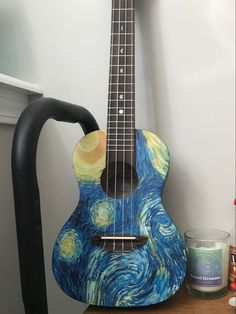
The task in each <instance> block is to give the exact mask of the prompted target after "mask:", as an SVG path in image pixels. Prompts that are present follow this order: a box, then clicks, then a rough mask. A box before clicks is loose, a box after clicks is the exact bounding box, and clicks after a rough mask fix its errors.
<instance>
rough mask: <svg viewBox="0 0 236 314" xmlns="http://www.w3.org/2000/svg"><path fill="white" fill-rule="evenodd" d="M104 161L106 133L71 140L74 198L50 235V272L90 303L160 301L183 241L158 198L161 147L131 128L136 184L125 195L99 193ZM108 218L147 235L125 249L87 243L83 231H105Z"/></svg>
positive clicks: (163, 168) (175, 280) (180, 265)
mask: <svg viewBox="0 0 236 314" xmlns="http://www.w3.org/2000/svg"><path fill="white" fill-rule="evenodd" d="M105 162H106V133H105V131H102V130H99V131H95V132H92V133H90V134H88V135H86V136H85V137H83V138H82V139H81V140H80V142H79V143H78V144H77V145H76V147H75V150H74V154H73V166H74V171H75V175H76V178H77V181H78V185H79V189H80V199H79V203H78V205H77V207H76V209H75V211H74V212H73V214H72V216H71V217H70V218H69V220H68V221H67V222H66V224H65V225H64V226H63V228H62V229H61V231H60V233H59V235H58V237H57V239H56V243H55V246H54V250H53V256H52V268H53V273H54V277H55V279H56V281H57V283H58V284H59V286H60V287H61V289H62V290H63V291H64V292H65V293H66V294H67V295H68V296H70V297H72V298H74V299H76V300H78V301H81V302H84V303H87V304H91V305H98V306H109V307H140V306H147V305H151V304H156V303H159V302H162V301H164V300H166V299H168V298H169V297H171V296H172V295H174V294H175V293H176V291H177V290H178V289H179V287H180V285H181V283H182V282H183V279H184V276H185V271H186V254H185V248H184V243H183V241H182V239H181V237H180V234H179V232H178V230H177V228H176V227H175V225H174V223H173V222H172V220H171V219H170V217H169V216H168V214H167V212H166V211H165V209H164V207H163V205H162V201H161V195H162V189H163V185H164V181H165V178H166V175H167V172H168V167H169V154H168V150H167V148H166V146H165V145H164V143H163V142H162V141H161V140H160V139H159V138H158V137H157V136H156V135H155V134H153V133H151V132H148V131H143V130H136V171H137V174H138V186H137V188H136V190H135V192H134V193H133V194H132V195H130V196H129V197H127V198H124V199H114V198H111V197H109V196H108V195H107V194H106V193H105V192H104V191H103V189H102V187H101V183H100V178H101V173H102V171H103V169H104V168H105ZM131 207H132V211H131ZM122 210H124V211H125V215H124V217H125V219H124V220H123V222H124V223H123V224H122V217H121V213H122ZM114 221H115V222H116V225H115V228H116V233H117V234H119V233H121V228H123V229H124V232H125V233H127V234H130V233H132V234H136V235H145V236H147V237H148V241H147V242H146V243H145V244H144V245H143V246H141V247H138V248H135V249H134V250H132V251H130V252H112V251H106V250H104V249H103V248H102V247H99V246H96V245H94V244H93V243H92V242H91V240H90V237H91V236H94V235H97V234H103V232H104V230H106V232H107V233H112V232H113V230H114ZM122 225H123V226H122ZM131 226H132V227H131ZM131 228H132V230H130V229H131Z"/></svg>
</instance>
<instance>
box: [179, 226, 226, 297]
mask: <svg viewBox="0 0 236 314" xmlns="http://www.w3.org/2000/svg"><path fill="white" fill-rule="evenodd" d="M184 236H185V243H186V250H187V257H188V268H187V280H186V286H187V291H188V292H189V294H190V295H193V296H197V297H200V298H217V297H221V296H223V295H225V294H226V293H227V286H228V265H229V246H228V239H229V233H227V232H225V231H221V230H216V229H195V230H189V231H187V232H185V234H184Z"/></svg>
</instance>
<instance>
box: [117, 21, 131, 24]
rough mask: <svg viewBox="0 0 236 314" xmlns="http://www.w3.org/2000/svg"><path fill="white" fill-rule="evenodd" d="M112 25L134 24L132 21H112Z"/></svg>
mask: <svg viewBox="0 0 236 314" xmlns="http://www.w3.org/2000/svg"><path fill="white" fill-rule="evenodd" d="M112 23H115V24H116V23H117V24H120V23H127V24H129V23H134V21H112Z"/></svg>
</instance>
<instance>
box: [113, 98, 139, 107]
mask: <svg viewBox="0 0 236 314" xmlns="http://www.w3.org/2000/svg"><path fill="white" fill-rule="evenodd" d="M108 101H109V102H110V105H111V104H112V103H115V104H116V105H118V106H119V104H120V103H122V104H123V103H124V102H125V103H127V102H128V103H130V102H131V103H132V102H134V99H125V100H120V99H108Z"/></svg>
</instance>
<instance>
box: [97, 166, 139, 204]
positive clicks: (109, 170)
mask: <svg viewBox="0 0 236 314" xmlns="http://www.w3.org/2000/svg"><path fill="white" fill-rule="evenodd" d="M101 185H102V188H103V191H104V192H105V193H107V194H108V195H109V196H110V197H113V198H124V197H128V196H129V195H131V194H132V193H134V191H135V190H136V187H137V185H138V176H137V172H136V170H135V168H134V167H133V166H131V165H130V164H128V163H126V162H123V161H117V162H116V163H115V162H112V163H110V164H109V165H108V167H106V168H105V169H104V170H103V173H102V176H101Z"/></svg>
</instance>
